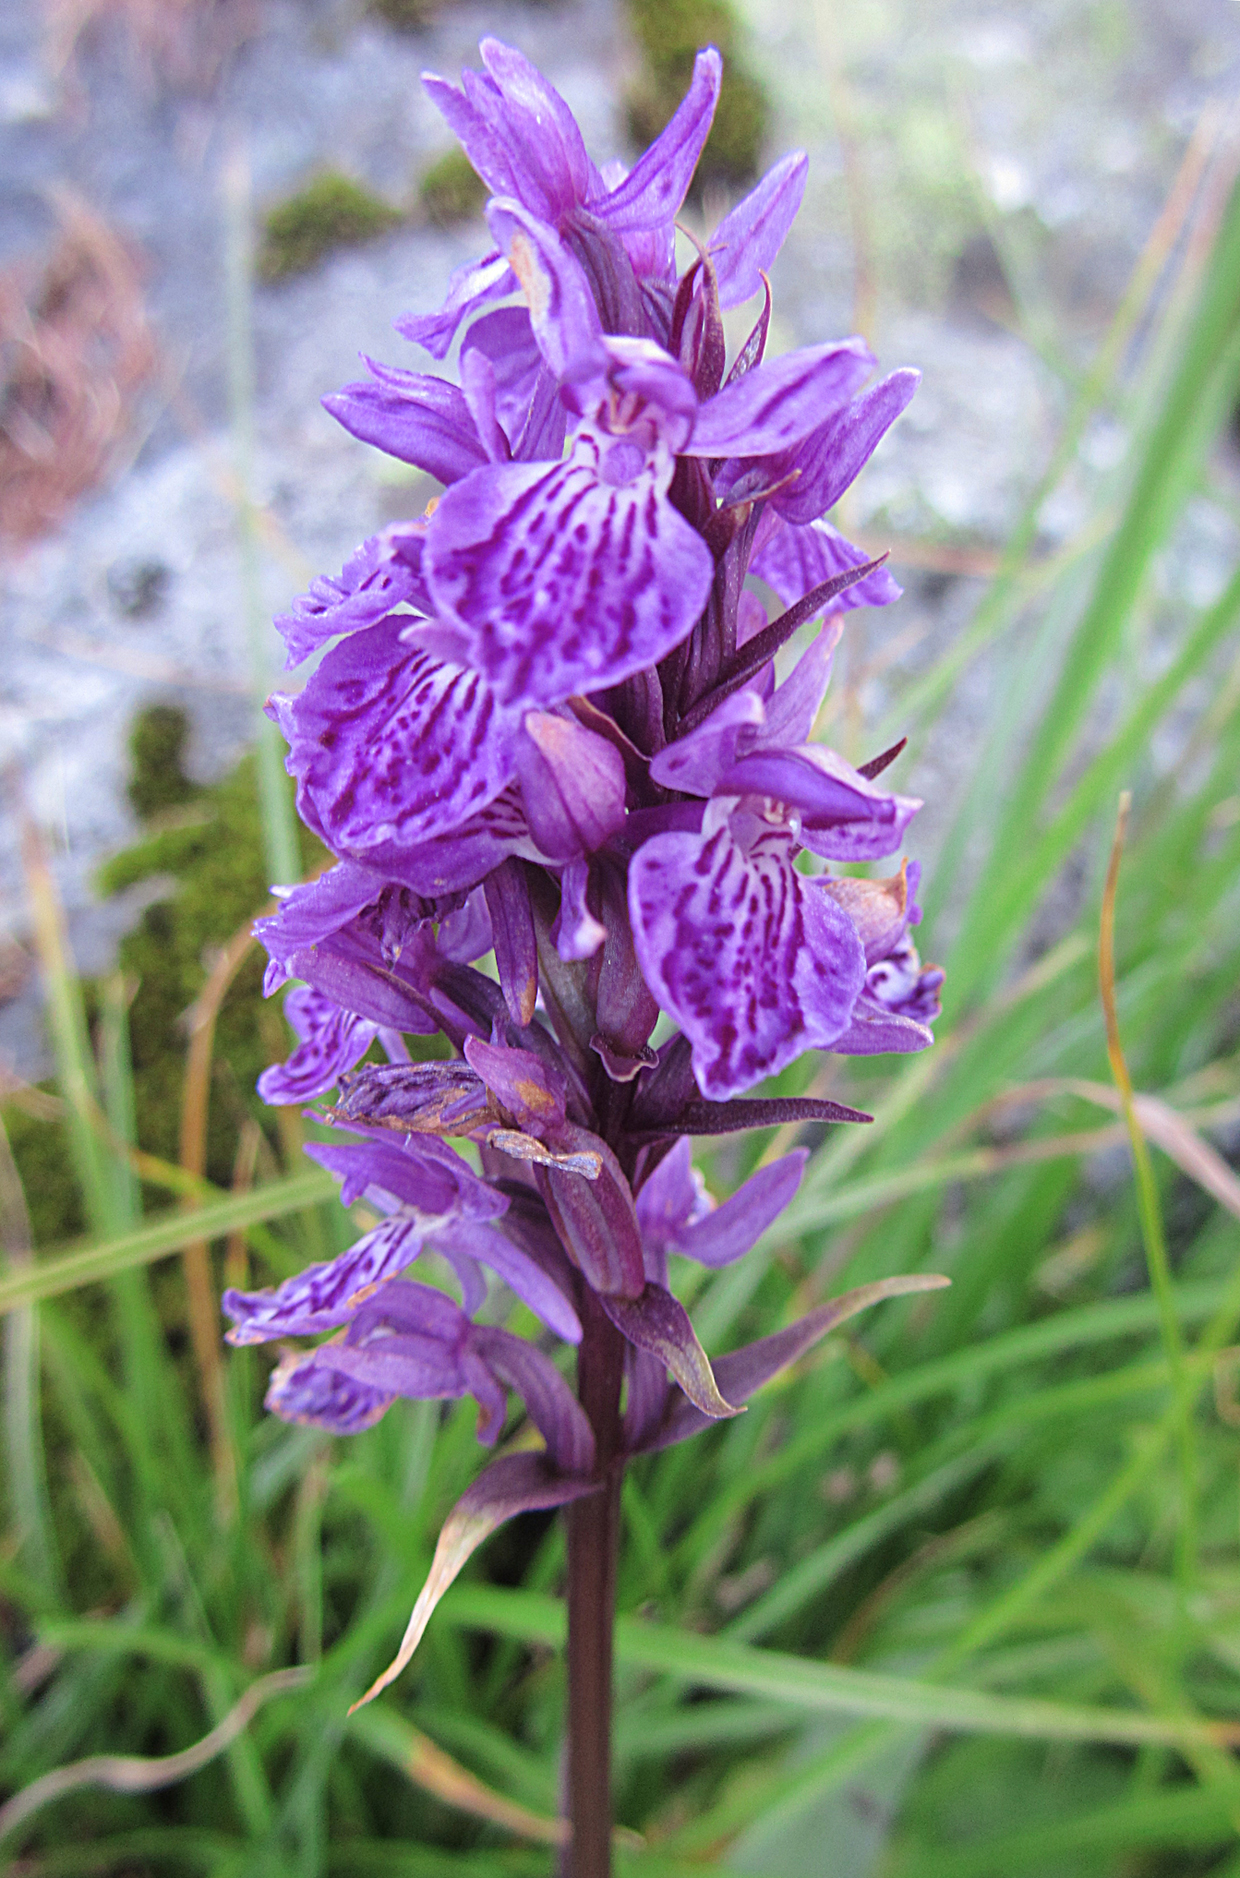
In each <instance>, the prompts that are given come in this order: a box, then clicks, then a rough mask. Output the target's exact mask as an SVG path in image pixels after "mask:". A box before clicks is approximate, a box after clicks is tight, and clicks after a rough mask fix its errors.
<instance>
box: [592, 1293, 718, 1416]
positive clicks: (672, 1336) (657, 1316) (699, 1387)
mask: <svg viewBox="0 0 1240 1878" xmlns="http://www.w3.org/2000/svg"><path fill="white" fill-rule="evenodd" d="M602 1304H603V1309H604V1310H605V1311H606V1313H607V1315H608V1317H610V1319H611V1321H612V1323H613V1324H614V1325H615V1326H616V1329H617V1330H619V1331H620V1332H621V1333H622V1335H624V1336H625V1337H627V1338H628V1340H629V1342H630V1343H632V1344H636V1346H637V1348H638V1349H639V1350H645V1351H646V1352H647V1353H648V1354H649V1355H650V1356H654V1357H657V1358H658V1360H659V1362H661V1363H663V1364H665V1365H666V1367H667V1368H668V1369H670V1370H671V1372H672V1375H673V1376H674V1377H675V1379H676V1381H677V1382H678V1383H679V1384H680V1386H681V1388H682V1389H683V1390H684V1392H685V1394H686V1395H687V1396H688V1398H689V1400H690V1401H691V1402H692V1403H693V1404H694V1406H695V1407H696V1408H698V1409H700V1410H701V1411H702V1413H703V1415H707V1416H709V1417H710V1418H711V1419H712V1420H722V1419H723V1418H724V1417H726V1416H729V1415H735V1414H737V1413H738V1412H739V1411H738V1410H737V1409H735V1408H733V1406H732V1404H731V1403H730V1402H727V1401H725V1400H724V1398H723V1396H722V1395H721V1394H720V1393H719V1388H718V1384H717V1383H716V1381H715V1376H714V1372H713V1371H712V1369H711V1366H710V1361H709V1359H708V1357H707V1355H706V1352H705V1350H704V1349H703V1348H702V1346H701V1344H700V1343H699V1342H698V1340H697V1337H696V1336H695V1335H694V1330H693V1325H692V1324H691V1323H690V1322H689V1316H688V1312H687V1311H686V1310H685V1307H684V1305H683V1304H681V1302H680V1301H679V1299H678V1298H674V1297H673V1296H672V1294H671V1292H670V1291H665V1290H664V1288H663V1286H662V1285H655V1284H649V1283H648V1284H647V1285H646V1286H645V1288H644V1290H643V1291H642V1294H641V1296H640V1297H637V1298H610V1297H604V1298H603V1300H602Z"/></svg>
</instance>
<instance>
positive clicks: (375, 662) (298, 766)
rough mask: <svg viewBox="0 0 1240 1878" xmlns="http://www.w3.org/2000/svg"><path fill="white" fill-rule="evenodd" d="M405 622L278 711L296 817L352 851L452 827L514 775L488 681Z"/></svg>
mask: <svg viewBox="0 0 1240 1878" xmlns="http://www.w3.org/2000/svg"><path fill="white" fill-rule="evenodd" d="M480 473H481V474H482V475H487V474H489V473H490V472H489V471H486V470H484V471H482V472H480ZM518 473H520V472H518ZM469 480H470V479H467V481H466V483H463V484H458V485H457V486H458V488H467V487H468V481H469ZM404 625H405V621H403V620H402V618H401V617H400V615H393V616H392V617H391V618H390V619H387V620H384V621H383V622H382V624H380V625H378V626H372V627H371V628H370V629H369V631H367V632H361V633H353V634H352V635H351V636H350V637H349V638H348V639H346V640H344V641H343V642H342V644H340V645H338V646H336V647H335V648H334V650H333V651H331V652H329V653H328V654H327V656H326V657H325V658H324V660H323V662H322V664H321V665H320V666H319V668H318V670H317V671H316V672H315V673H314V675H313V677H312V678H311V679H310V681H309V683H308V684H307V686H306V688H305V690H304V691H303V692H302V693H301V695H300V696H299V697H297V698H294V699H292V700H291V701H290V702H289V703H288V706H287V710H286V714H285V722H286V725H287V727H288V734H289V735H290V741H291V744H292V748H291V750H290V752H289V756H288V769H289V771H290V773H291V774H292V775H294V776H295V777H296V778H297V782H298V807H299V810H300V811H301V813H302V815H303V819H310V820H311V822H312V825H313V824H315V823H317V825H318V826H320V827H321V828H322V830H323V833H324V836H325V838H326V840H327V841H328V842H329V844H330V845H331V846H332V847H334V848H335V849H337V850H338V851H339V852H340V853H342V854H347V855H349V856H350V858H352V859H355V860H362V861H366V860H367V859H368V858H370V857H371V856H372V855H373V854H374V853H376V852H378V853H383V852H384V851H390V850H392V849H397V848H399V849H410V848H413V847H415V846H416V845H417V844H418V843H419V842H421V841H425V840H426V839H427V838H428V837H430V836H433V835H438V834H444V833H447V832H448V831H449V830H451V829H453V828H455V827H458V826H459V825H460V824H461V823H462V822H464V821H466V820H467V819H468V818H469V817H470V816H471V815H474V814H476V813H477V811H478V810H479V809H482V808H484V807H485V806H486V804H487V803H488V802H490V801H492V800H493V799H494V798H495V797H496V796H497V795H498V794H499V792H500V790H501V789H502V788H503V787H504V785H505V783H507V782H508V780H509V778H510V776H511V774H512V739H513V736H514V735H515V725H513V724H511V723H510V722H509V721H508V720H507V719H506V718H505V715H504V713H503V711H502V710H501V709H500V708H499V706H498V704H497V702H496V699H495V695H494V693H493V692H492V691H491V689H490V687H489V686H488V685H487V683H486V681H485V679H484V678H483V677H482V676H480V675H479V674H478V673H477V672H473V671H469V670H467V669H466V668H465V667H463V666H461V665H455V664H445V663H444V662H442V661H441V660H439V659H436V658H434V657H433V656H432V655H431V654H430V653H429V652H427V651H425V650H424V649H422V648H421V647H420V646H418V645H417V644H416V643H412V644H406V643H405V642H404V641H403V640H402V638H401V632H402V628H403V626H404ZM307 810H309V815H308V816H307ZM471 884H472V883H471Z"/></svg>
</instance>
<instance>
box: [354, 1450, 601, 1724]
mask: <svg viewBox="0 0 1240 1878" xmlns="http://www.w3.org/2000/svg"><path fill="white" fill-rule="evenodd" d="M598 1484H599V1483H598V1482H597V1481H595V1480H583V1479H580V1478H576V1477H573V1476H569V1475H565V1474H557V1473H556V1472H555V1470H554V1468H553V1467H552V1466H551V1464H550V1462H549V1461H548V1460H547V1458H546V1456H545V1455H543V1454H503V1455H501V1456H500V1458H499V1459H498V1460H497V1461H492V1463H491V1465H490V1466H489V1467H488V1468H486V1469H484V1471H483V1472H482V1473H481V1474H479V1476H478V1478H477V1480H475V1481H474V1483H473V1485H472V1486H471V1487H467V1488H466V1490H465V1492H464V1493H463V1494H462V1495H461V1497H460V1499H459V1500H458V1501H457V1503H456V1505H455V1506H454V1507H453V1509H452V1511H451V1512H450V1513H449V1514H448V1517H447V1519H446V1520H445V1521H444V1527H443V1531H442V1532H441V1533H440V1535H439V1541H438V1543H437V1545H436V1547H435V1556H434V1558H433V1559H432V1560H431V1568H430V1571H429V1572H428V1574H427V1578H426V1583H425V1584H424V1585H423V1586H422V1589H421V1591H420V1592H419V1593H418V1601H417V1603H416V1604H415V1605H414V1607H413V1612H412V1614H411V1616H410V1618H409V1622H408V1624H407V1626H406V1628H405V1634H404V1636H403V1637H402V1638H401V1641H400V1648H399V1650H397V1652H396V1655H395V1656H394V1657H393V1658H392V1661H391V1662H390V1663H389V1664H388V1666H387V1668H386V1669H385V1670H384V1671H383V1673H382V1675H379V1676H376V1677H375V1680H374V1681H373V1682H372V1683H371V1685H370V1687H369V1689H367V1691H366V1693H365V1695H363V1696H359V1697H358V1699H357V1701H356V1702H354V1703H353V1705H352V1707H351V1708H350V1709H349V1713H350V1715H352V1714H353V1713H354V1710H356V1709H359V1708H364V1707H365V1705H366V1703H367V1702H373V1701H374V1698H375V1697H376V1696H377V1695H378V1694H379V1693H380V1691H381V1690H383V1689H386V1688H387V1686H388V1684H389V1683H391V1682H395V1680H396V1678H397V1676H399V1675H400V1672H401V1671H402V1669H404V1667H405V1665H406V1664H407V1663H408V1662H409V1659H410V1658H411V1657H412V1655H413V1653H414V1651H415V1650H416V1649H417V1647H418V1645H419V1643H420V1642H421V1641H422V1637H423V1635H424V1633H425V1631H426V1626H427V1624H428V1623H429V1622H430V1620H431V1615H432V1613H433V1612H434V1609H435V1606H436V1605H437V1604H438V1603H439V1600H440V1599H441V1598H442V1597H443V1595H444V1593H445V1591H447V1590H448V1588H449V1586H450V1585H451V1584H452V1583H453V1581H454V1580H455V1579H456V1577H457V1576H458V1574H459V1573H460V1571H461V1569H462V1567H463V1566H464V1565H465V1563H466V1561H467V1560H468V1559H469V1558H471V1557H472V1556H473V1554H474V1553H475V1552H476V1551H477V1550H478V1547H479V1546H480V1545H481V1544H482V1542H483V1540H484V1539H489V1538H490V1536H491V1534H492V1533H493V1532H495V1531H496V1530H497V1529H498V1528H499V1527H500V1526H502V1525H503V1524H504V1523H505V1521H507V1520H510V1519H512V1518H514V1517H515V1515H516V1514H518V1513H533V1512H539V1511H545V1510H547V1509H548V1508H550V1507H555V1506H567V1505H568V1503H569V1501H570V1500H580V1499H583V1498H584V1497H585V1495H586V1494H588V1493H595V1492H596V1491H597V1490H598Z"/></svg>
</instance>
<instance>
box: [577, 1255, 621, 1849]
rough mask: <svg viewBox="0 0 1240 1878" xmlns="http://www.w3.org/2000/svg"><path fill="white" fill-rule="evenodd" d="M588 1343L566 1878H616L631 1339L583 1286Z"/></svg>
mask: <svg viewBox="0 0 1240 1878" xmlns="http://www.w3.org/2000/svg"><path fill="white" fill-rule="evenodd" d="M579 1289H580V1292H581V1301H580V1304H579V1309H580V1312H581V1321H582V1329H583V1336H582V1340H581V1345H580V1348H579V1350H578V1352H577V1393H578V1395H579V1397H580V1399H581V1404H582V1407H583V1408H584V1409H585V1412H586V1414H587V1415H588V1416H589V1418H590V1423H591V1426H592V1427H593V1429H594V1439H595V1442H596V1443H597V1449H598V1469H599V1477H600V1479H601V1480H602V1483H603V1484H602V1487H601V1489H600V1491H599V1492H598V1493H592V1494H590V1495H589V1497H588V1498H586V1499H583V1500H577V1501H575V1502H574V1503H573V1504H572V1505H571V1506H570V1507H568V1509H567V1511H566V1515H565V1517H566V1518H567V1521H568V1816H569V1820H570V1822H571V1825H572V1839H571V1842H570V1844H569V1847H568V1850H567V1852H566V1853H565V1858H564V1865H563V1871H564V1875H565V1878H611V1647H612V1643H611V1640H612V1626H613V1623H614V1619H615V1609H616V1548H617V1542H618V1539H619V1531H620V1484H621V1481H622V1479H623V1477H624V1456H623V1453H622V1452H621V1427H620V1383H621V1378H622V1376H623V1373H624V1339H623V1338H622V1337H621V1335H620V1333H619V1331H617V1330H616V1329H615V1328H614V1326H613V1325H612V1324H611V1323H610V1321H609V1320H608V1319H607V1317H605V1316H604V1314H603V1311H602V1309H601V1308H600V1306H599V1304H598V1302H597V1300H596V1299H595V1297H594V1294H593V1292H592V1291H590V1290H589V1288H588V1286H585V1285H582V1286H580V1288H579Z"/></svg>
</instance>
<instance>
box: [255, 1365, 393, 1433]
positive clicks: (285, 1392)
mask: <svg viewBox="0 0 1240 1878" xmlns="http://www.w3.org/2000/svg"><path fill="white" fill-rule="evenodd" d="M316 1355H317V1352H314V1351H312V1352H311V1353H310V1355H309V1356H307V1355H305V1354H304V1353H298V1354H296V1355H294V1356H286V1357H285V1358H284V1359H283V1361H282V1362H280V1363H279V1364H278V1365H277V1366H276V1368H275V1369H274V1370H273V1371H272V1372H271V1380H270V1382H269V1383H268V1385H267V1394H266V1396H265V1397H264V1400H263V1406H264V1408H267V1409H270V1410H271V1413H272V1414H273V1415H278V1416H279V1417H280V1420H281V1421H285V1422H297V1423H299V1424H300V1425H301V1426H302V1427H305V1428H325V1429H326V1430H327V1432H328V1433H329V1434H333V1435H356V1434H360V1433H361V1431H362V1429H364V1428H373V1426H374V1424H375V1423H376V1422H377V1421H378V1420H379V1418H380V1416H382V1415H386V1413H387V1411H388V1410H389V1409H390V1408H391V1406H392V1404H393V1402H394V1401H395V1400H396V1398H395V1396H391V1395H385V1394H384V1393H383V1391H382V1390H381V1389H375V1388H372V1387H371V1386H370V1385H369V1384H368V1383H359V1382H354V1381H353V1380H352V1379H351V1378H350V1377H348V1376H342V1375H339V1374H337V1373H336V1372H335V1371H334V1370H331V1369H327V1368H325V1367H324V1365H323V1364H321V1363H319V1362H317V1361H316V1360H315V1359H316Z"/></svg>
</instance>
